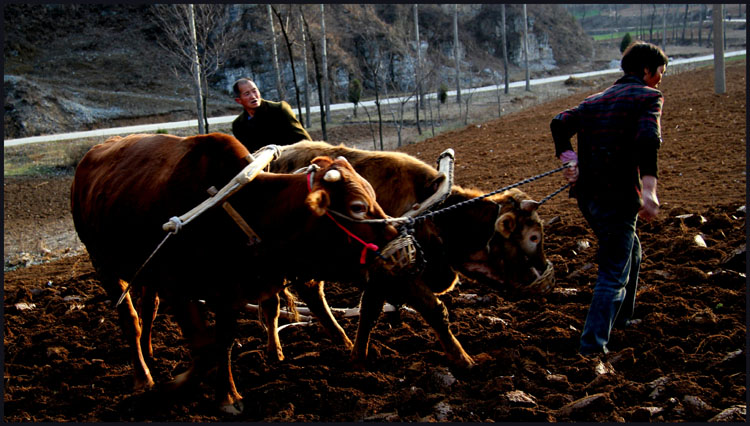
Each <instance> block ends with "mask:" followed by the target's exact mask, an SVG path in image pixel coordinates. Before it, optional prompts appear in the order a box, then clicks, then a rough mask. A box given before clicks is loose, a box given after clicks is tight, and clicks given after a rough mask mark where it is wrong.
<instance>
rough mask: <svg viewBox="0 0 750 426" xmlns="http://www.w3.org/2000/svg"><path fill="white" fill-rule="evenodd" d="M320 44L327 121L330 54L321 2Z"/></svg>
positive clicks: (329, 112) (329, 110)
mask: <svg viewBox="0 0 750 426" xmlns="http://www.w3.org/2000/svg"><path fill="white" fill-rule="evenodd" d="M320 30H321V33H322V34H321V36H320V45H321V46H322V47H321V51H322V53H321V58H322V62H323V101H324V102H325V111H326V113H325V116H324V117H321V120H323V119H325V121H326V123H327V122H328V121H329V120H330V119H331V94H330V93H329V92H330V90H329V83H328V54H327V51H326V44H327V43H326V13H325V5H323V4H322V3H321V4H320Z"/></svg>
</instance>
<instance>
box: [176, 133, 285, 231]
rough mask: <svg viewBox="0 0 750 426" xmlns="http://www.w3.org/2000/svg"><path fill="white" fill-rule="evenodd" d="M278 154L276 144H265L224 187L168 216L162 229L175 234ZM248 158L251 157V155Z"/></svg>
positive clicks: (245, 182)
mask: <svg viewBox="0 0 750 426" xmlns="http://www.w3.org/2000/svg"><path fill="white" fill-rule="evenodd" d="M279 154H280V151H279V147H278V146H277V145H267V146H265V147H263V148H262V149H261V151H260V153H259V154H258V155H257V157H255V160H254V161H253V162H251V163H250V164H248V165H247V166H246V167H245V168H244V169H242V171H240V172H239V173H238V174H237V176H235V177H234V179H232V180H230V181H229V183H227V184H226V185H224V187H223V188H221V189H220V190H219V191H218V192H217V193H216V194H215V195H213V196H212V197H211V198H208V199H206V200H205V201H203V202H202V203H200V204H199V205H197V206H195V207H194V208H193V209H191V210H190V211H188V212H187V213H185V214H183V215H182V216H180V217H177V216H175V217H172V218H170V219H169V221H168V222H167V223H165V224H164V225H162V229H164V230H165V231H168V232H171V233H173V234H176V233H177V232H178V231H179V230H180V228H181V227H182V226H183V225H187V224H188V223H189V222H190V221H191V220H193V219H195V218H196V217H198V216H200V214H201V213H203V212H205V211H206V210H208V209H210V208H211V207H213V206H215V205H216V204H218V203H220V202H222V201H224V200H225V199H227V197H229V196H230V195H232V194H234V193H235V192H237V191H238V190H239V189H240V188H242V187H243V186H244V185H246V184H247V183H248V182H250V181H252V180H253V179H255V177H256V176H258V174H260V172H261V171H263V169H265V168H266V166H268V164H269V163H270V162H271V161H273V160H274V159H276V158H278V157H279ZM250 158H253V157H252V156H251V157H250Z"/></svg>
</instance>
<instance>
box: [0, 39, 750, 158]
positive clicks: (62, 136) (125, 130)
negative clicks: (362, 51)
mask: <svg viewBox="0 0 750 426" xmlns="http://www.w3.org/2000/svg"><path fill="white" fill-rule="evenodd" d="M745 54H746V50H738V51H734V52H726V53H725V54H724V57H725V58H729V57H733V56H739V55H745ZM713 59H714V55H705V56H697V57H694V58H686V59H675V60H673V61H671V62H670V63H669V65H670V66H673V65H679V64H687V63H693V62H705V61H712V60H713ZM620 72H621V71H620V69H619V68H611V69H607V70H601V71H590V72H584V73H578V74H566V75H561V76H555V77H546V78H538V79H533V80H530V81H529V85H531V86H536V85H540V84H548V83H555V82H559V81H564V80H567V79H568V78H569V77H575V78H585V77H593V76H599V75H606V74H617V73H620ZM525 85H526V80H521V81H514V82H512V83H510V84H509V86H510V87H521V86H525ZM503 87H504V86H503ZM497 88H498V87H497V86H496V85H492V86H485V87H479V88H476V89H466V90H465V91H464V93H467V94H468V93H478V92H487V91H491V90H497ZM427 96H429V97H431V98H434V97H435V96H436V94H435V93H431V94H428V95H427ZM448 96H456V91H455V90H451V91H448ZM382 102H383V103H386V104H387V103H390V102H398V99H396V98H391V99H384V100H383V101H382ZM361 104H362V105H365V106H368V107H369V106H375V101H365V102H362V103H361ZM351 107H352V105H351V103H343V104H334V105H331V110H332V111H336V110H343V109H349V108H351ZM235 117H236V115H227V116H223V117H212V118H209V119H208V123H209V124H224V123H231V122H232V120H234V118H235ZM185 127H198V121H197V120H185V121H174V122H171V123H155V124H142V125H137V126H127V127H115V128H109V129H97V130H87V131H85V132H72V133H59V134H56V135H43V136H31V137H27V138H18V139H8V140H5V141H4V142H3V145H4V146H6V147H8V146H14V145H22V144H27V143H35V142H51V141H61V140H69V139H81V138H90V137H97V136H111V135H128V134H131V133H143V132H155V131H157V130H169V129H180V128H185Z"/></svg>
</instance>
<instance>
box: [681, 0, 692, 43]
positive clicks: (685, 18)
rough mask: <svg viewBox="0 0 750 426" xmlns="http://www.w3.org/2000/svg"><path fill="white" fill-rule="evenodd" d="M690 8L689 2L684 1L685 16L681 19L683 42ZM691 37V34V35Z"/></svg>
mask: <svg viewBox="0 0 750 426" xmlns="http://www.w3.org/2000/svg"><path fill="white" fill-rule="evenodd" d="M689 10H690V4H689V3H685V17H684V19H683V20H682V37H681V38H682V42H683V43H684V42H685V30H686V29H687V21H688V11H689ZM691 38H692V36H691Z"/></svg>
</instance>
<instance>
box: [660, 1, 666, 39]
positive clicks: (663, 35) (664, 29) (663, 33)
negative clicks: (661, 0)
mask: <svg viewBox="0 0 750 426" xmlns="http://www.w3.org/2000/svg"><path fill="white" fill-rule="evenodd" d="M663 7H664V16H663V17H662V29H661V47H662V49H663V48H665V47H666V46H667V5H666V4H665V5H664V6H663Z"/></svg>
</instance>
